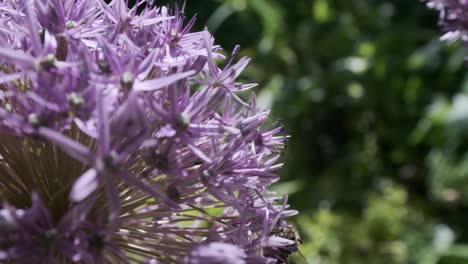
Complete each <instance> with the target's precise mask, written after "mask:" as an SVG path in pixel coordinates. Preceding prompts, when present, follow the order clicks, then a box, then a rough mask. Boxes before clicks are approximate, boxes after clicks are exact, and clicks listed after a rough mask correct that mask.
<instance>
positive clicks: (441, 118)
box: [157, 0, 468, 264]
mask: <svg viewBox="0 0 468 264" xmlns="http://www.w3.org/2000/svg"><path fill="white" fill-rule="evenodd" d="M157 2H159V3H168V2H170V1H157ZM187 5H188V8H187V13H188V15H192V14H193V13H194V12H196V13H198V18H199V23H198V25H199V26H202V25H204V24H205V23H206V24H207V25H208V27H210V29H211V30H212V31H215V32H214V34H215V36H216V37H217V42H218V43H219V44H221V45H222V46H223V47H225V48H226V49H227V50H230V49H232V47H233V45H234V44H236V43H239V44H241V46H242V48H243V49H242V52H243V53H244V55H248V56H251V57H253V64H252V66H251V67H250V69H249V70H248V72H247V74H246V75H244V78H247V79H250V80H254V81H257V82H260V84H261V85H260V87H262V88H261V90H260V91H259V101H260V103H261V104H262V105H269V104H273V109H274V112H275V116H277V117H278V118H281V120H282V122H283V123H284V124H285V125H286V127H287V132H288V133H290V134H291V136H292V137H291V140H290V143H289V148H288V151H287V153H286V155H285V159H284V160H285V163H286V167H285V168H284V170H283V171H282V175H283V176H284V180H283V181H282V182H280V183H279V184H278V186H277V188H278V190H279V191H280V192H284V193H290V194H291V195H290V200H291V201H292V204H293V205H294V207H296V208H297V209H299V210H301V212H302V214H301V215H300V216H299V217H298V218H297V219H296V220H297V225H298V227H299V228H300V230H301V233H302V235H303V237H304V241H305V243H304V245H303V246H302V247H301V248H302V252H303V254H304V255H305V257H306V258H307V260H308V261H309V263H424V264H425V263H429V264H430V263H434V264H435V263H439V264H442V263H444V264H455V263H468V247H466V246H464V244H467V243H468V225H467V224H466V223H468V213H467V211H468V210H467V209H468V208H467V207H468V152H467V151H466V150H467V147H468V144H467V143H468V140H467V139H468V136H467V135H468V133H467V128H468V108H467V107H468V97H467V96H468V94H467V93H468V82H466V76H465V68H464V67H465V65H464V64H465V63H464V56H465V55H466V51H465V50H464V49H463V48H461V47H459V45H457V44H456V43H455V44H454V43H452V44H449V43H441V42H440V41H439V40H438V36H439V35H440V34H439V31H438V28H437V14H436V13H435V12H434V11H431V10H428V9H426V7H425V6H424V4H423V3H421V2H420V1H417V0H413V1H408V0H389V1H378V0H354V1H349V0H341V1H340V0H295V1H291V0H226V1H215V0H210V1H208V0H206V1H188V3H187Z"/></svg>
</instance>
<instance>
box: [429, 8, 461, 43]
mask: <svg viewBox="0 0 468 264" xmlns="http://www.w3.org/2000/svg"><path fill="white" fill-rule="evenodd" d="M424 1H426V2H427V6H428V7H429V8H432V9H435V10H438V11H439V12H440V20H439V23H440V25H441V26H442V28H443V30H444V31H445V32H446V33H445V34H444V35H443V36H442V37H441V40H461V41H463V42H467V41H468V1H467V0H424Z"/></svg>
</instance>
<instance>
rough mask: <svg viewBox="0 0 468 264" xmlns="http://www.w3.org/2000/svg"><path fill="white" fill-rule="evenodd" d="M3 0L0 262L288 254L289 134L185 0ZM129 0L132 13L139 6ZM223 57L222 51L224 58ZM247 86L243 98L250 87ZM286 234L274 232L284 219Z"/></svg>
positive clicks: (270, 259)
mask: <svg viewBox="0 0 468 264" xmlns="http://www.w3.org/2000/svg"><path fill="white" fill-rule="evenodd" d="M151 2H152V1H137V3H136V4H135V6H134V7H132V8H129V7H128V5H127V4H128V3H127V2H126V1H124V0H113V1H112V2H111V3H110V4H107V3H105V2H104V0H74V1H72V0H0V43H1V45H0V198H1V200H2V201H1V202H2V204H1V205H0V262H1V261H6V262H7V263H75V262H76V263H208V264H209V263H226V264H227V263H285V262H286V261H287V260H286V259H287V256H288V255H289V254H290V253H291V252H294V251H295V249H297V247H296V239H295V238H290V237H287V236H286V235H279V234H280V232H278V230H282V229H281V228H283V227H284V226H287V224H286V222H285V220H284V218H286V217H289V216H292V215H294V214H296V211H294V210H289V209H288V208H289V206H288V205H287V200H286V199H283V198H282V197H278V196H277V195H276V194H275V193H273V192H270V191H269V190H268V188H269V186H270V185H271V184H272V183H273V182H275V181H277V180H278V178H279V177H278V176H277V175H276V174H275V171H276V170H278V169H279V168H281V166H282V164H281V163H278V160H279V158H280V157H281V154H282V151H283V148H284V143H285V140H286V136H284V135H282V134H281V131H282V127H281V126H277V125H276V123H275V124H273V125H271V126H266V124H265V122H266V121H267V118H268V115H269V111H268V110H262V109H259V108H258V106H257V105H256V102H255V96H254V95H252V96H251V97H249V96H245V93H243V96H241V95H240V94H239V92H245V91H247V90H249V89H251V88H253V87H255V85H256V84H243V83H241V82H239V81H238V80H237V78H238V77H239V75H240V74H241V73H242V71H243V70H244V69H245V68H246V67H247V65H248V63H249V59H248V58H245V57H244V58H241V59H240V60H238V61H236V60H237V58H236V57H237V54H238V53H239V47H236V48H235V49H234V51H233V52H232V54H231V55H230V57H229V59H228V60H227V62H225V63H224V62H223V60H224V59H225V56H224V55H223V52H222V49H221V47H219V46H217V45H215V44H214V38H213V37H212V36H211V35H210V33H209V32H208V31H207V30H204V31H201V32H192V31H191V28H192V26H193V25H194V23H195V20H194V19H191V20H189V21H188V22H185V17H184V15H183V14H184V12H182V11H183V10H179V9H178V8H175V9H174V10H171V9H169V8H167V7H155V6H153V5H152V4H151ZM137 9H138V12H137ZM218 65H224V66H223V67H221V68H220V67H219V66H218ZM249 98H251V99H249ZM281 234H283V233H281Z"/></svg>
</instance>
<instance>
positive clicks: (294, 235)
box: [267, 224, 308, 264]
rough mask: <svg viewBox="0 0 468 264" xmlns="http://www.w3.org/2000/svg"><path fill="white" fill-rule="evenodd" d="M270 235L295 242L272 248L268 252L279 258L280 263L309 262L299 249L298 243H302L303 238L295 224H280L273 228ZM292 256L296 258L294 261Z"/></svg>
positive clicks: (300, 263)
mask: <svg viewBox="0 0 468 264" xmlns="http://www.w3.org/2000/svg"><path fill="white" fill-rule="evenodd" d="M270 235H273V236H276V237H281V238H285V239H288V240H291V241H294V242H295V243H294V244H291V245H289V246H285V247H281V248H274V249H271V250H270V251H269V252H268V253H267V254H268V255H269V256H270V257H274V258H276V259H277V260H278V263H284V264H287V263H297V264H308V262H307V260H306V259H305V257H304V255H303V254H302V253H301V251H300V250H299V247H298V245H299V244H302V240H301V237H300V235H299V231H298V230H297V229H296V228H295V227H294V226H292V225H289V224H287V225H283V226H278V227H276V228H274V229H273V230H272V232H271V233H270ZM291 256H292V257H293V259H294V261H293V262H291V261H290V259H291V258H290V257H291Z"/></svg>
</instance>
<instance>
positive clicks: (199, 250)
mask: <svg viewBox="0 0 468 264" xmlns="http://www.w3.org/2000/svg"><path fill="white" fill-rule="evenodd" d="M246 258H247V254H245V252H244V250H242V249H241V248H239V247H238V246H236V245H232V244H227V243H221V242H212V243H209V244H202V245H199V246H197V247H196V248H194V249H192V251H191V252H190V253H189V255H188V257H187V261H186V263H187V264H245V263H247V262H246Z"/></svg>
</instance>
